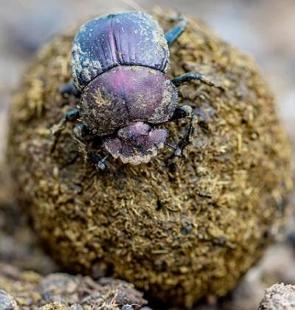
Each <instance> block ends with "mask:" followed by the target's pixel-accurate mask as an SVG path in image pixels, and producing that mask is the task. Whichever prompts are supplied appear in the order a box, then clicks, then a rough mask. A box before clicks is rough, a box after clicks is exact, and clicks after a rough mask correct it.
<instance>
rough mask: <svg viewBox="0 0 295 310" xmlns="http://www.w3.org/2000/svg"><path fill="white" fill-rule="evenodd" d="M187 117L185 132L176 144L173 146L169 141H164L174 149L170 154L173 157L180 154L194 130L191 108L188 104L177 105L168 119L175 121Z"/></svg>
mask: <svg viewBox="0 0 295 310" xmlns="http://www.w3.org/2000/svg"><path fill="white" fill-rule="evenodd" d="M186 117H188V118H189V119H190V122H189V125H188V126H187V128H186V133H185V134H184V136H183V137H182V139H181V140H180V141H179V142H178V143H177V145H176V146H173V145H171V144H169V143H166V145H167V146H169V147H170V148H172V149H173V150H174V152H173V154H172V156H171V157H170V158H173V157H179V156H181V155H182V153H183V151H184V149H185V148H186V146H187V145H188V144H189V143H190V137H191V135H192V134H193V132H194V127H193V120H194V112H193V108H192V107H191V106H189V105H184V106H180V107H177V108H176V109H175V111H174V114H173V115H172V117H171V119H170V121H175V120H178V119H181V118H186Z"/></svg>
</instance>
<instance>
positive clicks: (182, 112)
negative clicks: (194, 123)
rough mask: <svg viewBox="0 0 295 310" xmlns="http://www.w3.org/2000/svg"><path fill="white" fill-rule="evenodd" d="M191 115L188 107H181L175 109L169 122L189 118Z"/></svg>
mask: <svg viewBox="0 0 295 310" xmlns="http://www.w3.org/2000/svg"><path fill="white" fill-rule="evenodd" d="M192 114H193V108H192V107H191V106H189V105H183V106H180V107H176V109H175V111H174V113H173V115H172V117H171V119H170V120H169V121H176V120H178V119H181V118H185V117H191V116H192Z"/></svg>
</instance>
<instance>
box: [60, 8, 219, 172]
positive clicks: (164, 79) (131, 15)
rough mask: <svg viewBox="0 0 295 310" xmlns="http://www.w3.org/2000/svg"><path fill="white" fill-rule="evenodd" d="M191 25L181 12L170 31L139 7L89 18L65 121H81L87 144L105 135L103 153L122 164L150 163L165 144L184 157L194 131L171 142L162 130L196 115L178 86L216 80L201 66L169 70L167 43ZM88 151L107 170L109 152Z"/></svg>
mask: <svg viewBox="0 0 295 310" xmlns="http://www.w3.org/2000/svg"><path fill="white" fill-rule="evenodd" d="M186 25H187V21H186V20H185V19H184V18H179V20H178V21H177V23H176V25H175V26H174V27H172V28H171V29H170V30H169V31H168V32H167V33H166V34H164V32H163V30H162V28H161V27H160V25H159V24H158V22H157V21H155V20H154V19H153V18H152V17H151V16H150V15H148V14H146V13H144V12H140V11H133V12H123V13H118V14H110V15H107V16H103V17H98V18H94V19H92V20H90V21H88V22H86V23H85V24H84V25H83V26H81V28H80V29H79V31H78V32H77V34H76V36H75V38H74V42H73V48H72V74H73V82H71V83H69V84H66V85H64V86H63V87H62V88H61V92H62V94H63V95H64V96H66V95H67V96H69V95H73V96H75V97H77V98H79V103H78V105H77V107H76V108H74V109H72V110H70V111H68V112H67V113H66V114H65V116H64V118H63V121H62V122H61V124H64V123H65V122H66V121H75V122H76V123H77V124H76V126H75V128H74V134H75V137H76V138H77V139H79V141H80V142H81V143H83V139H85V137H88V138H89V137H92V138H93V139H94V138H98V137H99V138H100V139H101V145H100V149H101V151H102V152H104V153H106V154H111V155H112V157H114V158H119V159H120V160H121V161H122V162H123V163H129V164H133V165H137V164H140V163H147V162H149V161H150V159H151V158H152V157H153V156H156V155H157V152H158V150H159V149H161V148H162V147H163V146H164V145H168V146H170V147H172V148H174V154H175V155H180V154H181V153H182V150H183V148H184V147H185V145H186V144H187V140H188V135H187V136H186V137H185V139H184V140H182V141H181V142H180V143H179V144H178V145H176V146H172V145H171V144H169V143H168V142H167V137H168V131H167V130H166V129H164V128H157V126H158V125H159V124H163V123H165V122H168V121H173V120H177V119H179V118H183V117H190V118H191V119H192V115H193V110H192V108H191V107H190V106H179V105H178V101H179V100H178V91H177V86H180V85H181V84H182V83H184V82H188V81H191V80H199V81H201V82H204V83H206V84H208V85H210V86H215V84H214V83H212V82H211V81H209V80H208V79H206V78H205V77H204V76H203V75H202V74H201V73H199V72H189V73H186V74H184V75H182V76H179V77H176V78H175V79H173V80H170V79H169V78H168V76H167V75H166V72H167V69H168V67H169V47H170V46H171V45H172V44H173V43H174V42H175V41H176V39H177V38H178V37H179V36H180V35H181V34H182V33H183V32H184V30H185V28H186ZM60 127H62V126H60ZM191 131H192V126H191V125H190V129H189V130H188V132H189V133H191ZM84 141H85V140H84ZM88 157H89V158H90V159H91V160H92V161H93V162H94V163H95V165H96V167H98V168H101V169H104V168H105V166H106V164H105V163H106V158H107V157H108V155H106V156H98V155H97V154H90V155H89V156H88Z"/></svg>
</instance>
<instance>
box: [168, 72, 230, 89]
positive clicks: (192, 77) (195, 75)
mask: <svg viewBox="0 0 295 310" xmlns="http://www.w3.org/2000/svg"><path fill="white" fill-rule="evenodd" d="M190 81H200V82H202V83H204V84H206V85H209V86H212V87H216V88H218V89H220V90H222V91H224V88H223V87H222V86H220V85H217V84H216V83H214V82H213V81H211V80H209V79H208V78H207V77H206V76H205V75H203V74H202V73H200V72H188V73H185V74H183V75H181V76H178V77H176V78H174V79H173V80H172V83H173V84H174V85H175V86H176V87H178V86H180V85H181V84H183V83H186V82H190Z"/></svg>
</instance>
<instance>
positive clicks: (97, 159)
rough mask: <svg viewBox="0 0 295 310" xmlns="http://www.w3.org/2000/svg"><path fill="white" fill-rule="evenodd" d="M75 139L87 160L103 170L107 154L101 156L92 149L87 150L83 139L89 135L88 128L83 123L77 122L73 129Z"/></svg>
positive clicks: (105, 165)
mask: <svg viewBox="0 0 295 310" xmlns="http://www.w3.org/2000/svg"><path fill="white" fill-rule="evenodd" d="M73 133H74V137H75V140H76V141H77V142H78V143H79V145H80V148H81V149H82V152H83V153H84V156H85V158H86V159H87V160H89V161H90V162H91V163H92V164H94V166H95V168H96V169H97V170H105V169H106V167H107V159H108V157H109V155H106V156H104V157H101V156H99V155H97V154H96V153H95V152H93V151H88V150H87V145H86V144H85V143H84V140H85V138H86V137H87V136H90V130H89V128H88V127H87V125H86V124H84V123H78V124H77V125H75V127H74V129H73Z"/></svg>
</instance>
